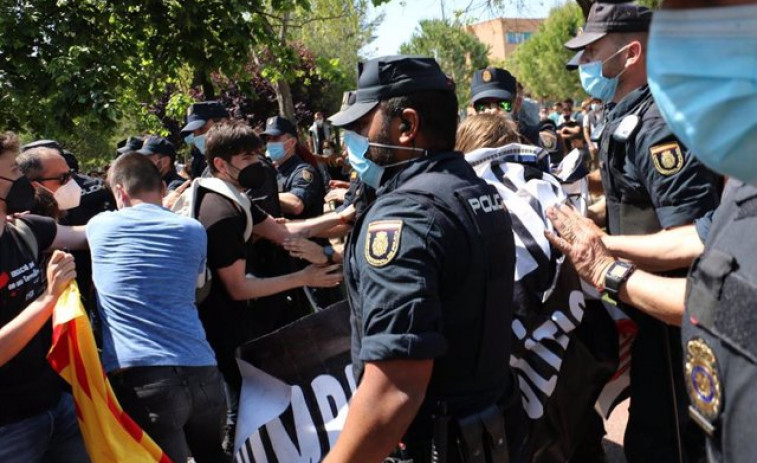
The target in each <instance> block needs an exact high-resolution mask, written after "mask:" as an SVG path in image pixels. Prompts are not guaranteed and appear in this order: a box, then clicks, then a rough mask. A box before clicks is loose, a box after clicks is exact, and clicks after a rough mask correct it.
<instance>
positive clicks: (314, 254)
mask: <svg viewBox="0 0 757 463" xmlns="http://www.w3.org/2000/svg"><path fill="white" fill-rule="evenodd" d="M283 246H284V249H286V250H287V251H289V255H291V256H292V257H296V258H298V259H305V260H306V261H308V262H310V263H313V264H325V263H326V262H328V258H326V254H325V253H324V252H323V247H321V246H320V245H319V244H317V243H314V242H312V241H310V240H309V239H307V238H302V237H292V238H287V239H285V240H284V243H283Z"/></svg>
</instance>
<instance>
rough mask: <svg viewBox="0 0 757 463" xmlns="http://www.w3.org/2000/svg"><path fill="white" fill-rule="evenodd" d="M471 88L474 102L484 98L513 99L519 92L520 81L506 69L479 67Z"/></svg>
mask: <svg viewBox="0 0 757 463" xmlns="http://www.w3.org/2000/svg"><path fill="white" fill-rule="evenodd" d="M470 88H471V100H472V102H473V104H476V102H477V101H479V100H483V99H484V98H496V99H498V100H507V101H513V100H514V99H515V96H516V95H517V94H518V81H517V80H516V79H515V77H513V75H512V74H510V73H509V72H508V71H506V70H504V69H500V68H486V69H479V70H478V71H476V72H474V73H473V79H472V80H471V86H470Z"/></svg>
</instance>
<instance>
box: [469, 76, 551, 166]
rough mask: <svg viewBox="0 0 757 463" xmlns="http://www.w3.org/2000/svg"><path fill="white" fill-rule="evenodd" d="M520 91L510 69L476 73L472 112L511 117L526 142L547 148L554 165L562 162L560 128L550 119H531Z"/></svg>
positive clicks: (472, 93)
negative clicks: (493, 113)
mask: <svg viewBox="0 0 757 463" xmlns="http://www.w3.org/2000/svg"><path fill="white" fill-rule="evenodd" d="M518 88H519V86H518V81H517V80H516V79H515V77H514V76H513V75H512V74H510V72H508V71H507V70H505V69H500V68H494V67H491V68H486V69H480V70H478V71H476V72H475V73H473V80H472V81H471V102H472V104H473V109H474V110H475V111H476V113H486V112H498V113H502V114H505V115H508V116H510V117H512V118H513V119H514V120H515V121H516V122H517V123H518V133H520V134H521V136H523V138H524V139H525V140H524V142H525V143H529V144H531V145H534V146H539V147H541V148H544V149H545V150H547V151H548V152H549V154H550V157H552V162H559V161H560V159H562V151H563V147H562V142H561V141H560V139H559V137H558V136H557V132H556V130H557V126H555V124H554V123H552V121H550V120H548V119H547V120H544V121H539V120H538V116H537V117H536V118H533V117H528V116H527V113H528V111H526V109H525V108H524V101H523V97H522V95H521V93H520V92H519V91H518ZM534 119H535V120H534Z"/></svg>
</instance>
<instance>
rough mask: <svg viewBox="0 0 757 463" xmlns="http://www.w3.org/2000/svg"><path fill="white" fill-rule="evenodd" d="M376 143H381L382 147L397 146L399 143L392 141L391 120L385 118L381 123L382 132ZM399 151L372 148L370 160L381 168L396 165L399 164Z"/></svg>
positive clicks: (378, 147)
mask: <svg viewBox="0 0 757 463" xmlns="http://www.w3.org/2000/svg"><path fill="white" fill-rule="evenodd" d="M373 142H374V143H381V144H382V145H396V144H397V143H396V142H395V141H394V140H392V139H391V137H390V135H389V120H388V119H387V118H385V119H384V120H383V121H382V123H381V130H380V131H379V134H378V137H376V140H373ZM396 151H397V150H395V149H392V148H383V147H380V146H371V147H370V148H369V150H368V154H369V156H368V158H370V159H371V160H372V161H373V162H375V163H376V164H378V165H380V166H385V165H387V164H394V163H395V162H397V153H396Z"/></svg>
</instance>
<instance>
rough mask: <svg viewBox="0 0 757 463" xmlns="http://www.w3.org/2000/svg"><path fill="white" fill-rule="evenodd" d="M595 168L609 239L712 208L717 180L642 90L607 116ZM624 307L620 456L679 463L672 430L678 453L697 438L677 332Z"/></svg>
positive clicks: (693, 446) (697, 445) (691, 448)
mask: <svg viewBox="0 0 757 463" xmlns="http://www.w3.org/2000/svg"><path fill="white" fill-rule="evenodd" d="M600 169H601V172H602V184H603V186H604V190H605V196H606V200H607V222H608V227H607V230H608V232H609V233H610V234H612V235H639V234H647V233H654V232H657V231H660V230H662V229H665V228H671V227H677V226H680V225H686V224H690V223H692V222H694V220H695V219H697V218H698V217H701V216H703V215H705V214H706V213H707V212H708V211H710V210H712V209H714V208H715V207H716V206H717V204H718V187H717V185H718V183H719V181H718V177H717V176H716V175H715V174H714V173H712V172H711V171H710V170H708V169H706V168H705V167H704V166H703V165H702V164H701V163H700V162H699V161H697V160H696V159H695V158H694V157H693V156H692V155H691V154H690V153H688V152H687V151H686V148H685V147H683V146H682V145H681V144H680V143H679V142H678V140H677V139H676V137H675V136H674V135H673V133H672V132H671V131H670V129H669V128H668V126H667V125H666V124H665V121H664V120H663V118H662V116H661V115H660V113H659V111H658V109H657V106H656V105H655V103H654V101H653V99H652V94H651V92H650V91H649V88H648V87H647V86H646V85H645V86H643V87H641V88H638V89H636V90H634V91H632V92H631V93H630V94H628V95H626V97H625V98H623V100H621V101H620V103H619V104H618V105H617V106H616V107H615V108H614V109H613V110H612V111H611V112H610V113H609V114H608V118H607V123H606V125H605V127H604V130H603V132H602V136H601V140H600ZM625 309H626V311H627V312H628V313H629V315H630V316H631V318H632V319H633V320H634V321H635V322H636V323H637V324H638V326H639V332H638V335H637V337H636V339H635V341H634V344H633V346H632V348H631V362H632V366H631V372H630V374H631V410H630V414H629V421H628V427H627V430H626V437H625V451H626V455H627V456H628V458H629V460H630V461H632V462H636V461H643V462H655V461H659V462H669V461H677V458H676V455H677V454H678V451H677V445H678V443H677V438H676V433H677V432H678V431H677V430H680V435H681V438H682V446H683V449H684V453H690V454H697V453H698V451H699V450H698V449H701V440H702V439H701V433H699V432H698V430H697V429H696V428H695V427H694V426H693V425H692V423H691V422H690V420H688V419H687V416H686V402H687V400H686V394H685V387H684V381H683V375H682V371H681V369H680V367H679V365H681V361H682V357H681V350H680V343H679V342H678V339H679V338H680V330H679V329H678V328H676V327H673V326H668V325H666V324H665V323H663V322H661V321H659V320H657V319H655V318H653V317H651V316H649V315H646V314H644V313H642V312H641V311H639V310H636V309H633V308H630V307H625ZM673 391H675V392H673ZM676 416H678V420H677V422H676V420H675V419H674V417H676Z"/></svg>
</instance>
